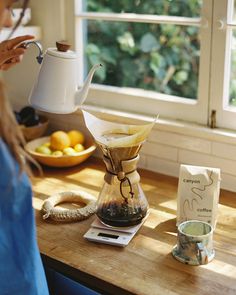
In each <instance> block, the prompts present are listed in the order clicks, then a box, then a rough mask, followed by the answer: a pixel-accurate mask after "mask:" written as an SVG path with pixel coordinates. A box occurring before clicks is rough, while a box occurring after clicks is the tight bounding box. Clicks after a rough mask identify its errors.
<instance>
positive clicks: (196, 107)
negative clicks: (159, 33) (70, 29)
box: [75, 0, 214, 125]
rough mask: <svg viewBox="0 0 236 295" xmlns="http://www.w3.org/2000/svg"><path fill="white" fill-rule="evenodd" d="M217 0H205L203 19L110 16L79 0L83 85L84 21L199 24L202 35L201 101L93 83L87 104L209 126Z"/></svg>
mask: <svg viewBox="0 0 236 295" xmlns="http://www.w3.org/2000/svg"><path fill="white" fill-rule="evenodd" d="M213 1H214V0H203V7H202V11H201V17H199V18H184V17H170V16H153V15H150V16H149V15H148V16H147V15H145V16H143V15H141V16H140V15H137V14H132V15H131V14H127V13H122V14H114V13H112V14H107V13H87V12H83V11H84V10H83V7H84V3H83V2H84V1H80V0H75V19H76V40H75V47H76V51H77V52H78V54H79V62H78V66H79V69H80V74H79V77H80V79H79V83H80V84H82V82H83V81H82V80H83V77H84V71H85V67H86V62H85V57H84V48H83V44H84V42H85V41H86V32H83V20H85V19H94V18H97V19H105V21H117V20H118V19H119V21H130V20H133V21H134V20H135V21H139V22H152V23H157V24H158V23H170V22H172V23H173V22H175V23H178V24H179V25H189V24H191V25H195V26H196V25H197V26H199V29H200V35H201V45H200V46H201V48H200V50H201V54H200V64H199V82H198V98H197V99H196V100H191V99H185V98H179V97H176V96H171V95H166V94H161V93H158V92H155V91H147V90H142V89H136V88H125V87H114V86H105V85H99V84H92V86H91V88H90V91H89V94H88V98H87V100H86V105H90V106H96V107H99V108H101V109H113V110H118V111H125V112H130V113H136V114H142V115H157V113H158V114H160V116H161V117H163V118H164V117H165V118H170V119H177V120H185V121H189V122H194V123H199V124H202V125H207V124H208V113H209V109H208V107H206V105H208V103H209V91H210V89H209V85H210V66H211V64H210V63H209V60H210V56H211V42H212V40H211V36H212V26H211V24H212V14H213V11H212V7H213Z"/></svg>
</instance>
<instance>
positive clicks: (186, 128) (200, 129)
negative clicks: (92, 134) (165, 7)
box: [83, 105, 236, 145]
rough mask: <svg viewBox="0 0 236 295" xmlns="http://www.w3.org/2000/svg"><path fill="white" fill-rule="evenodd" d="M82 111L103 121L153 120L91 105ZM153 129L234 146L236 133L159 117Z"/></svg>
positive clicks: (148, 117) (130, 121) (150, 117)
mask: <svg viewBox="0 0 236 295" xmlns="http://www.w3.org/2000/svg"><path fill="white" fill-rule="evenodd" d="M83 109H84V110H86V111H89V112H92V113H94V114H95V115H97V116H99V117H100V118H102V119H104V120H109V121H115V122H120V123H121V122H122V123H127V124H140V122H152V121H153V120H154V119H155V117H154V116H147V115H140V114H135V113H129V112H123V111H117V110H112V109H107V108H102V107H97V106H92V105H84V106H83ZM154 129H156V130H161V131H166V132H174V133H179V134H182V135H186V136H191V137H197V138H203V139H207V140H211V141H218V142H222V143H229V144H235V145H236V132H235V131H232V130H228V129H223V128H214V129H212V128H210V127H207V126H203V125H201V124H196V123H189V122H185V121H181V120H170V119H166V118H162V117H161V116H160V117H159V118H158V120H157V122H156V124H155V126H154Z"/></svg>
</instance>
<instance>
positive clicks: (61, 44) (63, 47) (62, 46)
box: [56, 41, 71, 52]
mask: <svg viewBox="0 0 236 295" xmlns="http://www.w3.org/2000/svg"><path fill="white" fill-rule="evenodd" d="M56 47H57V50H58V51H62V52H66V51H68V50H69V49H70V47H71V45H70V44H69V43H67V42H66V41H57V42H56Z"/></svg>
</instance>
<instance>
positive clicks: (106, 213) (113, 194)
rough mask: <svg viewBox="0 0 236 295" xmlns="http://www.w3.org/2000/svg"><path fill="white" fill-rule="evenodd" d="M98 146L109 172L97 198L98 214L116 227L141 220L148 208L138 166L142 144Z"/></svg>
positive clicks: (108, 223)
mask: <svg viewBox="0 0 236 295" xmlns="http://www.w3.org/2000/svg"><path fill="white" fill-rule="evenodd" d="M98 144H99V143H98ZM99 146H100V148H101V149H102V151H103V154H104V157H103V160H104V163H105V165H106V174H105V176H104V180H105V182H104V185H103V188H102V190H101V192H100V194H99V198H98V202H97V216H98V218H99V219H100V221H101V222H103V223H104V224H106V225H109V226H115V227H125V226H132V225H136V224H139V223H140V222H141V221H142V219H143V218H144V217H145V216H146V214H147V209H148V202H147V200H146V197H145V195H144V193H143V190H142V188H141V186H140V183H139V181H140V176H139V174H138V172H137V170H136V168H137V162H138V160H139V155H138V151H139V149H140V147H141V145H138V146H133V147H119V148H108V147H107V146H105V145H103V144H99Z"/></svg>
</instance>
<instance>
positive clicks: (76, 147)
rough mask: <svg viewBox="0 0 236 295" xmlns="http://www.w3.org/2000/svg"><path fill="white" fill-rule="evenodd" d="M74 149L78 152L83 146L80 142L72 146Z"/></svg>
mask: <svg viewBox="0 0 236 295" xmlns="http://www.w3.org/2000/svg"><path fill="white" fill-rule="evenodd" d="M74 150H75V151H76V152H77V153H79V152H82V151H83V150H84V146H83V145H82V144H81V143H77V144H76V145H75V146H74Z"/></svg>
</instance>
